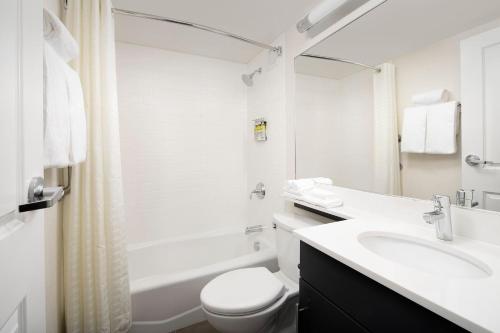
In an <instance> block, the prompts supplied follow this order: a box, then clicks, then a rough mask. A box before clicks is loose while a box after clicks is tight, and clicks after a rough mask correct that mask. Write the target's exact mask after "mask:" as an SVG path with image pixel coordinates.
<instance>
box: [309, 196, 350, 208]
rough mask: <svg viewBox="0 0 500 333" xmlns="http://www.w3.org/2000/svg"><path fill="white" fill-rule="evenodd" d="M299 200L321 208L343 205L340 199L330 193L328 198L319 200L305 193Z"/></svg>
mask: <svg viewBox="0 0 500 333" xmlns="http://www.w3.org/2000/svg"><path fill="white" fill-rule="evenodd" d="M300 200H303V201H305V202H307V203H310V204H313V205H315V206H319V207H322V208H334V207H340V206H342V205H343V201H342V199H340V198H339V197H338V196H336V195H335V194H333V193H330V195H329V196H327V197H325V198H320V197H318V196H315V195H313V194H312V193H307V194H305V195H304V196H302V197H301V198H300Z"/></svg>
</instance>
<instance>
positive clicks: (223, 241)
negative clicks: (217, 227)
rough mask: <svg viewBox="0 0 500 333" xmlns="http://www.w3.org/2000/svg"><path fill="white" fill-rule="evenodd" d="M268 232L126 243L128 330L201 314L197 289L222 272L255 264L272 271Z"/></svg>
mask: <svg viewBox="0 0 500 333" xmlns="http://www.w3.org/2000/svg"><path fill="white" fill-rule="evenodd" d="M271 233H272V230H267V231H265V232H264V233H260V234H252V235H249V236H246V235H244V234H243V233H241V232H240V233H226V234H219V235H210V236H203V237H195V238H188V239H181V240H174V241H165V242H157V243H154V244H148V245H142V246H136V247H135V248H132V249H129V252H128V254H129V270H130V283H131V286H130V288H131V293H132V320H133V324H132V330H131V332H133V333H160V332H161V333H165V332H171V331H174V330H177V329H180V328H183V327H186V326H189V325H192V324H195V323H197V322H200V321H203V320H205V319H204V316H203V312H202V310H201V308H200V297H199V296H200V291H201V289H202V288H203V286H205V284H206V283H207V282H208V281H210V280H211V279H212V278H214V277H215V276H217V275H219V274H221V273H223V272H227V271H230V270H233V269H237V268H242V267H254V266H265V267H267V268H268V269H270V270H271V271H272V272H275V271H277V270H278V263H277V259H276V251H275V249H274V247H273V246H272V245H271V242H269V241H268V240H269V239H273V236H272V234H271ZM255 242H259V244H260V246H257V247H260V249H258V250H255Z"/></svg>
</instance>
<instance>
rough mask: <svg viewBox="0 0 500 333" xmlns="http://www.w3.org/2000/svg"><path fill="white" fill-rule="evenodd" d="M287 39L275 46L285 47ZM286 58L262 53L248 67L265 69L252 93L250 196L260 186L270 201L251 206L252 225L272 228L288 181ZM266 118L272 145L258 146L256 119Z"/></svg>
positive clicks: (250, 94)
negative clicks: (257, 185) (263, 225)
mask: <svg viewBox="0 0 500 333" xmlns="http://www.w3.org/2000/svg"><path fill="white" fill-rule="evenodd" d="M283 43H284V41H283V38H280V39H278V40H277V41H275V42H274V43H273V45H282V46H284V45H283ZM285 59H286V58H285V55H282V56H281V57H276V56H275V55H274V54H271V53H269V52H268V51H263V52H261V53H260V54H259V55H258V56H257V57H256V58H255V59H253V60H252V61H251V62H250V63H249V64H248V67H247V71H248V72H252V71H254V70H255V69H256V68H259V67H262V70H263V72H262V75H257V76H256V77H255V82H254V85H253V87H249V88H247V92H248V97H247V98H248V110H247V112H248V116H247V119H248V120H247V128H248V137H247V139H248V146H247V160H248V163H247V165H248V175H247V185H248V192H250V191H251V190H252V189H254V188H255V185H256V184H257V183H258V182H263V183H264V184H265V185H266V190H267V193H266V197H265V199H263V200H259V199H257V198H254V199H253V200H252V201H250V203H249V206H248V207H249V222H248V223H249V224H250V225H255V224H265V225H270V224H271V222H272V215H273V213H275V212H279V211H282V210H283V209H284V208H283V207H284V202H283V199H282V198H281V192H282V189H283V184H284V181H285V179H286V171H287V170H286V153H287V135H286V129H287V118H286V108H285V98H286V95H285V78H286V76H285ZM261 117H264V118H265V119H266V120H267V124H268V141H266V142H256V141H255V140H254V138H253V132H252V131H253V130H252V126H253V119H256V118H261Z"/></svg>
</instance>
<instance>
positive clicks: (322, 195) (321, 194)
mask: <svg viewBox="0 0 500 333" xmlns="http://www.w3.org/2000/svg"><path fill="white" fill-rule="evenodd" d="M306 194H307V196H310V197H313V198H316V199H319V200H330V199H336V198H337V195H336V194H335V193H333V192H332V191H329V190H326V189H322V188H313V189H312V190H309V191H307V193H306Z"/></svg>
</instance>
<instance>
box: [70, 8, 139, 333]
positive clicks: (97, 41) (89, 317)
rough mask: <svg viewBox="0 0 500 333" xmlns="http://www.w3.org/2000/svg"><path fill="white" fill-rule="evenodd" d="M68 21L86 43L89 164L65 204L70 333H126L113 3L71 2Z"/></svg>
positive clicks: (79, 170) (82, 67)
mask: <svg viewBox="0 0 500 333" xmlns="http://www.w3.org/2000/svg"><path fill="white" fill-rule="evenodd" d="M65 23H66V25H67V27H68V29H69V30H70V31H71V33H72V34H73V36H74V37H75V39H76V40H77V41H78V43H79V44H80V57H79V58H78V59H77V60H76V61H75V62H74V63H73V64H72V65H73V66H74V68H75V69H76V70H77V71H78V73H79V74H80V77H81V81H82V86H83V91H84V98H85V110H86V113H87V127H88V153H87V161H86V162H84V163H83V164H80V165H79V166H76V167H74V168H73V171H72V176H73V177H72V188H71V194H70V195H69V196H68V197H67V198H66V199H65V202H64V294H65V317H66V318H65V319H66V327H67V332H68V333H75V332H82V333H93V332H96V333H97V332H99V333H104V332H110V333H112V332H126V331H127V330H128V329H129V328H130V323H131V311H130V291H129V280H128V268H127V257H126V240H125V233H124V227H125V226H124V204H123V193H122V172H121V160H120V135H119V124H118V108H117V95H116V94H117V93H116V68H115V44H114V43H115V42H114V26H113V17H112V14H111V2H110V0H69V1H68V7H67V10H66V15H65Z"/></svg>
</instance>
